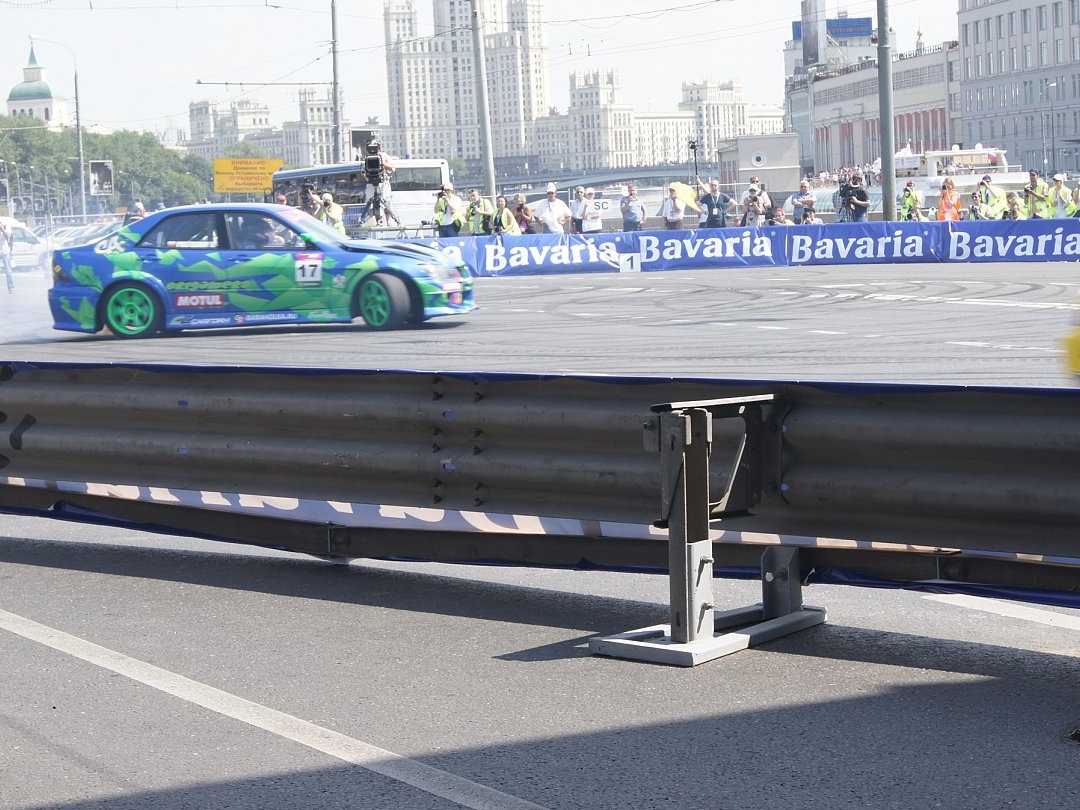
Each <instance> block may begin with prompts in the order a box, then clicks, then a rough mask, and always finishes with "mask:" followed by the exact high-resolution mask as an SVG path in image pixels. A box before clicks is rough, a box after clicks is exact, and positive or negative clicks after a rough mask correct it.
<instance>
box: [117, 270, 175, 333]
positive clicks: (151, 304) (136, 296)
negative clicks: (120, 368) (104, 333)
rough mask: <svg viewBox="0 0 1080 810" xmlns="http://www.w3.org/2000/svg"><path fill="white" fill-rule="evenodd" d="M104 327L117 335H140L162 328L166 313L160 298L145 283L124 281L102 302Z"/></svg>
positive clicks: (156, 331) (158, 330) (155, 331)
mask: <svg viewBox="0 0 1080 810" xmlns="http://www.w3.org/2000/svg"><path fill="white" fill-rule="evenodd" d="M103 307H104V309H103V313H104V318H103V320H104V322H105V326H107V327H108V328H109V331H110V332H112V333H113V334H114V335H116V336H117V337H121V338H137V337H145V336H147V335H156V334H157V333H158V332H160V331H161V326H162V322H163V320H164V316H163V313H162V310H161V303H160V302H159V301H158V297H157V296H156V295H154V293H153V292H152V291H151V290H150V289H149V288H147V287H145V286H143V285H142V284H134V283H130V284H121V285H120V286H118V287H115V288H114V289H112V290H111V291H110V292H109V294H108V296H107V297H106V298H105V302H104V304H103Z"/></svg>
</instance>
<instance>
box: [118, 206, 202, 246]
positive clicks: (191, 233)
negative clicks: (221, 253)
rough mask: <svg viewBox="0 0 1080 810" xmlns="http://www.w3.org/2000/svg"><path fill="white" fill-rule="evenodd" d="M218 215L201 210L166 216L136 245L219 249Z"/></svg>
mask: <svg viewBox="0 0 1080 810" xmlns="http://www.w3.org/2000/svg"><path fill="white" fill-rule="evenodd" d="M216 223H217V217H216V216H214V214H213V213H209V212H199V213H187V214H174V215H173V216H170V217H166V218H165V219H163V220H162V221H161V222H159V223H158V224H157V225H155V226H154V227H153V228H151V229H150V230H149V231H147V233H146V235H145V236H144V237H143V238H142V239H141V240H140V241H139V244H138V245H136V247H153V248H160V249H162V250H217V248H218V247H219V246H220V245H219V240H218V233H217V224H216Z"/></svg>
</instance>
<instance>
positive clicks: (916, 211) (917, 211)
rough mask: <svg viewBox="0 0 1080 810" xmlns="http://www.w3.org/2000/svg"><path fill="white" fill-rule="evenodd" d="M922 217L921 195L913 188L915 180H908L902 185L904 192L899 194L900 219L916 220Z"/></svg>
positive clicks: (903, 220)
mask: <svg viewBox="0 0 1080 810" xmlns="http://www.w3.org/2000/svg"><path fill="white" fill-rule="evenodd" d="M922 218H923V217H922V195H921V194H920V193H919V191H918V189H916V188H915V181H914V180H908V181H907V183H906V184H905V185H904V193H903V194H901V195H900V220H901V221H902V222H918V221H920V220H922Z"/></svg>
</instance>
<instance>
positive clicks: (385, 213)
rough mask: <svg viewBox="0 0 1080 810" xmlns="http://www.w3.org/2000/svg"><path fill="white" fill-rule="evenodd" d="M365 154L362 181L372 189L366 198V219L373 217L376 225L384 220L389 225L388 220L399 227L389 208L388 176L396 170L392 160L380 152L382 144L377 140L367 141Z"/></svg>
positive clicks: (398, 222)
mask: <svg viewBox="0 0 1080 810" xmlns="http://www.w3.org/2000/svg"><path fill="white" fill-rule="evenodd" d="M365 152H366V154H365V155H364V180H365V181H366V182H367V185H368V186H369V187H370V188H371V189H372V192H371V194H370V195H369V196H368V198H367V200H368V218H369V219H370V218H372V217H373V218H374V219H375V224H376V225H379V224H382V222H383V221H384V220H385V222H386V223H387V224H389V222H390V220H393V221H394V223H395V224H396V225H398V226H400V225H401V220H399V219H398V218H397V215H395V214H394V212H393V210H392V209H391V208H390V194H391V188H390V175H392V174H393V173H394V169H395V168H396V167H395V166H394V160H393V158H391V157H390V155H387V154H385V153H384V152H383V151H382V144H380V143H379V140H378V139H377V138H372V139H371V140H370V141H368V145H367V147H365Z"/></svg>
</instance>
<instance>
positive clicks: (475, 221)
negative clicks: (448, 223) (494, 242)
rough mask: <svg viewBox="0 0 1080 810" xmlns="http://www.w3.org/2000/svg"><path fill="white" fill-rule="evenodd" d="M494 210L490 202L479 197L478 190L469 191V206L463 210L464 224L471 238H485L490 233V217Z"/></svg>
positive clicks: (471, 189)
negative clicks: (466, 225)
mask: <svg viewBox="0 0 1080 810" xmlns="http://www.w3.org/2000/svg"><path fill="white" fill-rule="evenodd" d="M494 213H495V209H494V208H492V207H491V200H488V199H486V198H484V197H482V196H480V189H478V188H470V189H469V205H468V207H467V208H466V209H465V222H466V223H467V224H468V226H469V234H470V235H471V236H487V235H488V234H490V233H491V215H492V214H494Z"/></svg>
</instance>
